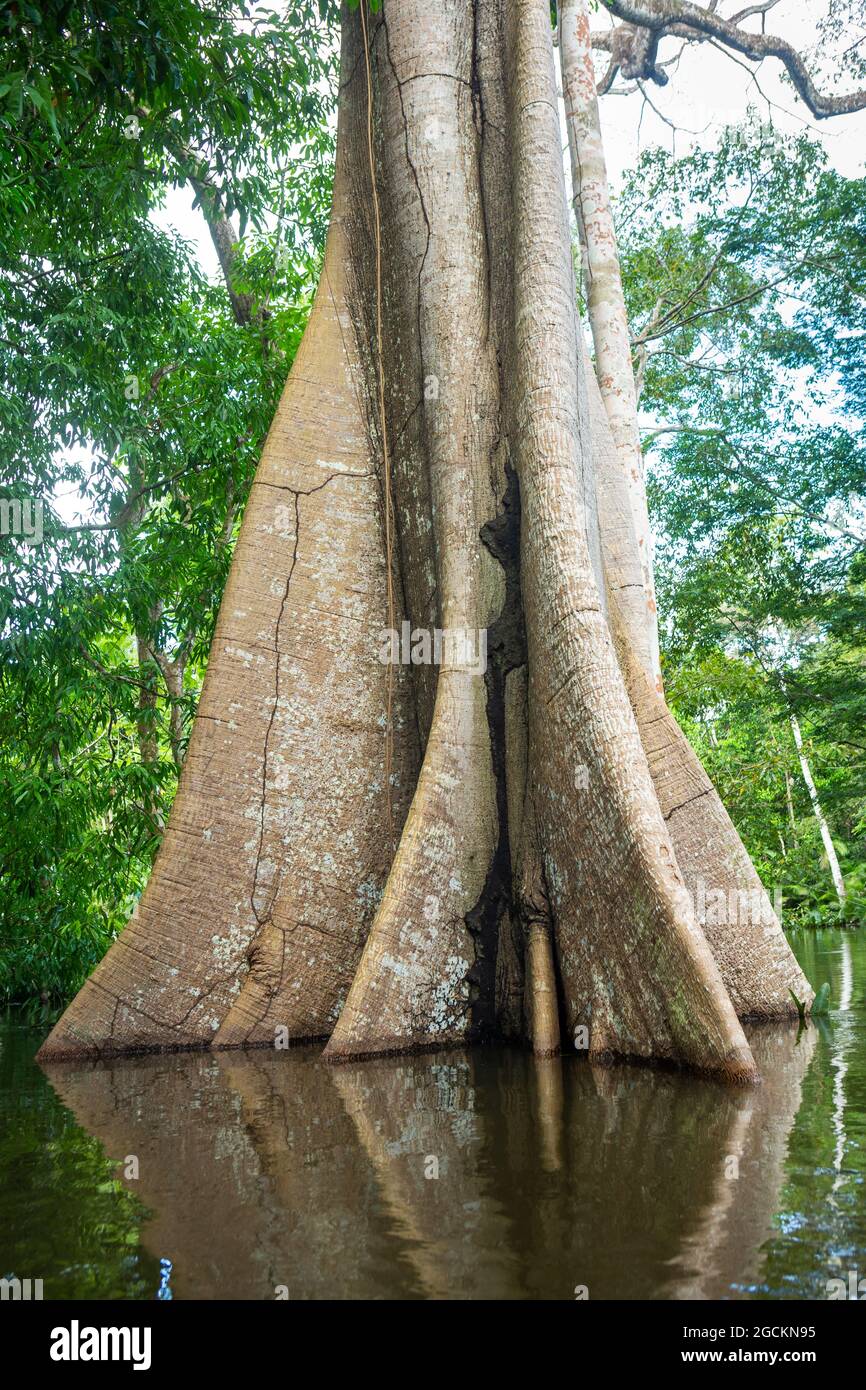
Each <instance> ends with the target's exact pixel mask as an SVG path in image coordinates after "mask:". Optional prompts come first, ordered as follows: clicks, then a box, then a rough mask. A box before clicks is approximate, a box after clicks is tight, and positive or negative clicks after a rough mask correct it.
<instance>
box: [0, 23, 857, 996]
mask: <svg viewBox="0 0 866 1390" xmlns="http://www.w3.org/2000/svg"><path fill="white" fill-rule="evenodd" d="M328 10H329V7H328V6H327V5H325V4H312V3H308V4H296V5H293V6H290V7H289V8H288V11H287V16H286V17H285V18H280V17H278V16H276V15H274V16H271V15H268V14H265V13H264V12H262V11H259V10H258V9H256V10H255V11H253V10H251V9H250V8H249V7H247V6H245V5H243V4H237V3H232V0H217V3H214V4H211V5H209V6H208V7H207V8H204V7H202V6H200V5H199V4H197V3H194V0H153V3H149V4H148V5H147V6H145V5H143V4H141V5H139V4H136V3H132V4H124V5H123V6H122V7H117V6H115V5H113V4H110V3H94V4H62V3H54V4H51V3H40V4H38V5H23V6H22V5H10V4H0V56H2V62H0V125H2V127H3V135H4V146H3V149H4V152H3V154H2V155H0V188H2V194H0V197H2V208H0V217H2V226H3V233H2V239H0V316H2V321H0V371H2V374H3V378H4V382H3V384H4V390H3V393H2V399H0V453H2V474H0V479H2V487H0V499H6V500H7V501H8V500H10V499H18V500H21V501H23V500H24V499H31V498H32V499H41V501H42V502H43V504H44V517H43V530H44V536H43V539H42V541H41V543H32V544H29V545H28V544H24V543H23V540H22V537H21V536H20V535H18V536H16V535H5V536H0V568H2V595H0V643H2V646H0V663H2V664H0V749H2V752H0V788H2V799H3V808H4V814H3V816H2V820H0V933H2V952H0V999H6V1000H11V1001H15V1002H19V1003H24V1004H27V1005H28V1007H33V1008H36V1007H43V1008H45V1009H46V1010H53V1009H55V1008H56V1007H57V1006H58V1005H59V1004H60V1003H62V1002H63V1001H64V1000H66V999H67V998H68V997H69V996H70V995H71V994H72V993H73V992H74V991H75V990H76V989H77V987H78V985H79V984H80V982H81V980H82V979H83V977H84V976H85V975H86V974H87V973H88V972H89V970H90V969H91V968H92V966H93V965H94V963H95V962H96V960H98V959H99V957H100V956H101V955H102V953H103V952H104V950H105V947H106V944H107V942H108V940H109V939H110V937H111V935H112V934H113V933H115V932H116V931H117V930H118V929H119V928H120V927H121V926H122V925H123V923H124V921H125V919H126V917H127V916H128V914H129V912H130V910H131V908H132V906H133V905H134V902H135V899H136V897H137V895H138V894H139V893H140V891H141V888H142V885H143V882H144V880H145V878H146V875H147V872H148V868H149V865H150V863H151V861H152V856H153V853H154V850H155V848H156V845H157V844H158V840H159V835H160V833H161V828H162V826H163V825H164V822H165V817H166V814H167V811H168V808H169V806H170V803H171V799H172V795H173V793H174V789H175V785H176V777H177V771H178V768H179V767H180V765H181V763H182V760H183V755H184V751H185V746H186V739H187V737H188V731H189V725H190V720H191V717H192V714H193V711H194V708H195V702H196V697H197V692H198V690H199V688H200V683H201V678H202V674H203V668H204V663H205V661H206V657H207V651H208V646H209V641H210V637H211V634H212V631H213V625H214V621H215V616H216V611H217V607H218V604H219V597H220V594H221V591H222V586H223V583H224V581H225V577H226V574H227V570H228V564H229V561H230V557H231V551H232V545H233V541H234V538H235V537H236V534H237V528H238V525H239V522H240V518H241V515H242V512H243V505H244V501H245V499H246V495H247V491H248V488H249V485H250V481H251V478H252V475H253V471H254V469H255V464H256V461H257V458H258V454H259V450H260V447H261V444H262V441H263V438H264V435H265V433H266V431H267V428H268V424H269V421H270V418H271V415H272V413H273V409H274V406H275V402H276V400H277V397H278V394H279V391H280V389H281V386H282V382H283V380H284V378H285V375H286V372H287V369H288V367H289V365H290V363H291V360H292V356H293V354H294V351H295V348H296V346H297V343H298V341H299V338H300V334H301V332H302V329H303V324H304V322H305V318H306V313H307V310H308V307H309V302H310V296H311V293H312V290H313V288H314V286H315V282H316V275H317V269H318V262H319V256H320V253H321V248H322V244H323V237H324V230H325V226H326V221H327V209H328V201H329V188H330V176H331V161H332V119H331V112H332V105H333V89H334V80H335V70H334V51H335V50H334V32H333V22H332V16H330V15H329V13H328ZM22 14H23V15H25V16H26V22H25V23H22V22H21V15H22ZM171 188H186V189H188V191H189V197H190V199H192V198H193V196H195V198H196V201H197V202H198V204H199V205H200V206H201V207H202V211H203V212H204V214H205V216H206V217H207V219H208V221H209V222H210V223H211V224H212V225H213V224H214V223H215V222H217V221H219V220H222V223H223V224H224V225H228V224H232V223H233V224H234V227H235V228H236V231H235V236H237V237H239V239H240V240H239V245H238V250H237V252H236V253H235V254H234V255H233V259H232V264H231V268H230V273H229V274H228V277H227V279H226V278H222V279H220V280H219V282H210V281H209V280H208V279H206V278H205V276H204V275H203V273H202V271H201V268H200V266H199V264H198V262H197V260H196V257H195V255H194V254H193V251H192V249H191V248H190V247H189V246H187V245H186V244H184V243H183V242H182V241H180V240H179V239H178V238H177V237H176V236H174V235H172V234H170V233H169V232H167V231H165V230H163V228H162V225H161V224H160V223H159V222H157V221H155V220H154V213H155V212H156V211H157V210H158V209H159V208H160V206H161V204H162V202H163V200H164V198H165V195H166V191H167V190H168V189H171ZM619 211H620V223H621V235H622V252H623V265H624V272H625V276H626V287H627V294H628V297H629V305H630V310H631V317H632V322H633V325H634V332H635V339H636V344H635V346H636V362H637V366H638V370H639V372H640V376H641V380H642V392H643V394H642V408H643V410H644V412H645V414H646V418H647V420H648V421H650V422H651V424H650V426H649V427H648V445H649V459H650V477H651V490H652V505H653V511H654V522H655V526H656V531H657V535H658V537H659V544H658V556H657V562H658V580H659V593H660V597H661V607H662V612H663V615H664V618H665V623H664V632H663V639H664V662H665V678H666V682H667V687H668V690H669V694H670V697H671V700H672V703H673V705H674V708H675V709H676V711H677V713H678V715H679V717H680V718H681V719H682V720H683V722H684V724H685V725H686V726H687V729H688V733H689V735H690V737H691V738H692V739H693V741H694V742H695V744H696V746H697V748H698V750H699V751H700V753H701V755H702V756H703V757H704V759H705V760H706V762H707V765H708V768H709V770H710V772H711V774H712V775H713V777H714V778H715V780H716V782H717V784H718V786H719V789H720V791H721V793H722V796H723V799H724V800H725V801H726V804H727V805H728V807H729V808H730V810H731V812H732V814H733V816H734V819H735V820H736V822H737V824H738V826H739V828H740V830H741V832H742V834H743V836H744V838H745V840H746V843H747V845H748V847H749V849H750V851H751V852H752V854H753V855H754V856H755V859H756V862H757V864H758V867H759V869H760V870H761V872H762V873H763V875H764V876H765V879H766V881H767V882H768V884H769V885H771V886H777V885H778V886H779V887H781V889H782V891H783V893H784V896H785V902H786V907H787V909H788V920H789V921H790V920H801V921H803V920H805V921H815V922H817V921H822V920H823V921H827V920H831V919H833V918H834V917H835V915H836V914H837V912H838V910H839V904H838V900H837V898H836V895H835V892H834V890H833V885H832V882H831V880H830V877H829V875H828V872H827V866H826V863H825V862H824V860H823V857H822V848H821V843H820V838H819V836H818V831H817V825H816V822H815V819H814V816H813V814H812V808H811V804H810V800H809V797H808V793H807V791H806V788H805V785H804V783H803V780H802V775H801V770H800V763H799V761H798V758H797V753H796V749H795V746H794V742H793V737H792V729H791V722H790V721H791V715H792V714H795V715H796V717H797V718H798V720H799V723H800V727H801V728H802V731H803V738H804V740H805V745H806V752H807V756H808V758H809V760H810V763H811V766H812V769H813V773H814V777H815V780H816V782H817V785H818V789H819V794H820V797H821V801H822V804H823V807H824V810H825V813H826V815H827V818H828V821H829V822H830V825H831V827H832V829H833V832H834V838H835V841H836V844H837V848H838V851H839V854H840V857H841V862H842V867H843V870H844V872H845V875H846V881H847V885H848V889H849V894H848V901H847V905H846V909H845V912H846V916H847V918H848V920H851V921H856V920H858V918H859V916H860V914H861V913H862V912H863V910H864V901H866V844H864V836H863V830H864V824H863V821H864V812H863V805H864V803H863V792H864V786H863V778H864V769H863V754H864V741H863V739H864V736H863V733H862V730H863V728H864V726H866V720H864V714H866V686H864V679H863V646H862V637H861V635H860V634H861V630H862V619H863V605H864V593H866V587H864V586H866V561H864V551H863V540H862V537H863V536H864V535H866V517H864V514H863V506H862V496H863V491H864V484H866V453H864V437H863V420H864V410H866V400H864V394H866V385H864V382H866V377H864V371H863V368H864V365H866V364H864V360H863V359H864V352H866V349H864V338H863V328H864V322H863V318H864V308H863V288H862V286H863V279H862V271H863V263H864V237H866V189H864V184H863V183H862V182H861V181H849V180H845V179H843V178H841V177H839V176H838V175H836V174H834V173H833V171H832V170H830V169H829V168H828V167H827V166H826V164H825V162H824V159H823V156H822V154H821V151H820V148H819V147H818V146H817V145H816V144H815V143H814V142H812V141H810V139H808V138H807V137H805V136H804V137H802V138H801V139H799V140H798V141H795V142H790V141H789V142H784V141H780V140H777V139H775V138H771V136H770V135H769V133H768V132H767V130H766V129H764V128H762V127H759V126H748V127H744V128H743V129H740V130H738V131H732V132H729V133H728V135H727V136H726V137H725V138H724V139H723V140H722V142H721V144H720V146H719V148H718V149H717V150H714V151H713V152H711V153H698V154H694V155H691V156H689V157H687V158H685V159H682V160H679V161H676V160H673V159H672V158H671V157H669V156H667V155H665V154H664V153H662V152H661V151H651V152H650V153H648V154H647V155H646V156H645V157H644V160H643V161H642V164H641V166H640V167H639V168H638V169H637V170H636V171H635V173H634V175H633V177H632V178H631V180H630V182H629V184H628V186H627V188H626V189H625V191H624V193H623V196H622V198H621V200H620V209H619ZM76 513H77V515H76ZM33 539H34V540H35V538H33Z"/></svg>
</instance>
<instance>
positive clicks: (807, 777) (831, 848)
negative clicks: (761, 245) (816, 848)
mask: <svg viewBox="0 0 866 1390" xmlns="http://www.w3.org/2000/svg"><path fill="white" fill-rule="evenodd" d="M789 718H790V722H791V732H792V734H793V735H794V742H795V744H796V745H797V757H798V758H799V759H800V767H801V769H802V771H803V781H804V782H805V783H806V790H807V791H808V793H809V800H810V801H811V803H812V812H813V814H814V817H815V820H816V821H817V822H818V829H819V830H820V832H821V841H822V843H823V845H824V853H825V854H826V855H827V863H828V864H829V866H830V877H831V878H832V880H833V887H834V888H835V889H836V896H837V897H838V899H839V901H840V903H844V901H845V898H846V891H845V880H844V878H843V877H842V870H841V869H840V868H839V857H838V855H837V854H836V846H835V845H834V844H833V836H832V835H831V834H830V827H829V825H828V824H827V817H826V816H825V815H824V812H823V810H822V808H821V801H820V798H819V796H818V788H817V787H816V786H815V779H814V777H813V776H812V769H811V767H810V766H809V759H808V758H807V757H806V750H805V748H804V746H803V734H802V732H801V730H800V721H799V720H798V718H797V716H796V714H791V715H790V716H789Z"/></svg>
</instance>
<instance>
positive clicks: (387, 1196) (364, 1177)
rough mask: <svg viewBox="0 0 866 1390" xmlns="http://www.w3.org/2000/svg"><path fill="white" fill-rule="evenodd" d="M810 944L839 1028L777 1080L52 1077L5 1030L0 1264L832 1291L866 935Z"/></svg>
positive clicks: (257, 1067) (379, 1284)
mask: <svg viewBox="0 0 866 1390" xmlns="http://www.w3.org/2000/svg"><path fill="white" fill-rule="evenodd" d="M795 946H796V948H797V950H798V954H799V955H800V958H801V960H802V961H803V963H804V965H805V967H806V970H807V974H809V975H810V978H811V979H812V982H813V983H814V984H815V985H820V984H821V983H822V982H823V980H824V979H827V980H829V981H830V983H831V988H832V1001H833V1009H832V1012H831V1018H830V1021H829V1022H827V1023H825V1024H822V1025H821V1027H820V1028H819V1027H816V1026H814V1025H813V1026H810V1027H809V1028H807V1029H805V1030H803V1031H801V1032H799V1033H798V1029H797V1028H796V1026H794V1027H791V1026H789V1025H785V1026H781V1025H780V1026H772V1027H766V1026H765V1027H762V1028H757V1029H753V1030H752V1031H751V1042H752V1046H753V1049H754V1051H755V1054H756V1058H757V1060H758V1063H759V1066H760V1068H761V1071H762V1074H763V1077H764V1082H763V1085H762V1086H760V1087H758V1088H756V1089H743V1090H739V1089H738V1090H727V1089H725V1088H723V1087H721V1086H719V1085H717V1084H715V1083H712V1082H708V1081H702V1080H696V1079H693V1078H689V1077H686V1076H683V1075H680V1074H677V1073H670V1072H662V1071H655V1070H648V1069H639V1068H625V1067H621V1068H615V1069H611V1070H604V1069H599V1068H594V1067H590V1066H589V1065H588V1064H587V1063H586V1062H585V1061H582V1060H580V1059H579V1058H577V1057H573V1056H570V1057H566V1058H562V1059H553V1060H548V1061H545V1062H537V1061H535V1060H534V1059H533V1058H532V1057H531V1056H530V1055H528V1054H526V1053H524V1052H522V1051H519V1050H515V1049H508V1048H499V1047H495V1048H494V1047H490V1048H479V1049H476V1050H474V1051H472V1052H470V1053H459V1052H448V1053H442V1054H426V1055H424V1056H421V1057H415V1058H387V1059H381V1060H379V1061H375V1062H366V1063H363V1064H358V1065H349V1066H341V1067H337V1068H329V1067H327V1066H325V1065H324V1064H323V1063H322V1062H321V1060H320V1058H319V1049H318V1048H302V1049H295V1050H292V1051H290V1052H270V1051H256V1052H251V1053H240V1052H231V1053H221V1054H175V1055H168V1056H160V1057H143V1058H137V1059H126V1060H122V1061H111V1062H105V1063H99V1064H95V1065H93V1064H89V1065H87V1066H82V1067H80V1068H79V1067H75V1066H72V1065H69V1064H64V1065H55V1066H52V1067H50V1068H46V1075H47V1077H48V1078H49V1080H50V1083H51V1087H52V1088H53V1090H52V1089H51V1088H49V1086H48V1085H47V1084H46V1082H45V1079H44V1078H43V1076H42V1074H41V1073H40V1072H39V1069H38V1068H36V1067H35V1066H34V1065H33V1064H32V1062H31V1060H30V1057H31V1055H32V1051H33V1050H34V1049H35V1046H36V1042H37V1041H38V1040H36V1039H33V1038H27V1039H26V1046H25V1042H24V1041H22V1039H23V1038H25V1036H26V1035H22V1034H21V1033H20V1032H19V1033H18V1034H17V1039H18V1041H17V1042H15V1041H14V1039H15V1037H16V1034H15V1033H14V1030H10V1031H7V1032H6V1033H5V1034H3V1035H2V1038H3V1041H2V1045H0V1066H3V1068H4V1070H5V1072H6V1076H5V1078H4V1081H3V1082H0V1114H2V1117H3V1119H4V1121H5V1126H4V1127H5V1128H6V1130H7V1133H6V1136H5V1137H4V1138H2V1139H0V1164H2V1173H0V1182H2V1187H0V1215H2V1217H3V1218H4V1219H3V1231H4V1234H3V1235H2V1236H0V1266H2V1269H0V1273H6V1274H8V1273H12V1272H14V1273H16V1274H18V1275H19V1277H22V1278H23V1277H27V1276H30V1277H43V1278H44V1281H45V1294H46V1297H49V1296H50V1297H76V1296H84V1297H105V1296H125V1297H131V1298H140V1297H153V1296H154V1294H155V1291H156V1289H157V1287H158V1285H159V1282H160V1273H159V1269H160V1266H159V1261H160V1260H163V1261H166V1260H167V1261H170V1262H171V1268H170V1273H167V1271H168V1266H167V1265H163V1275H164V1282H167V1283H168V1286H169V1288H170V1291H171V1294H172V1296H174V1297H178V1298H215V1297H224V1298H225V1297H229V1298H274V1297H275V1296H276V1294H277V1291H278V1290H283V1291H285V1292H287V1294H288V1296H289V1297H290V1298H292V1299H298V1298H300V1299H305V1298H323V1297H337V1298H394V1297H404V1298H405V1297H409V1298H447V1297H456V1298H506V1299H508V1298H556V1299H571V1298H574V1297H575V1296H576V1292H577V1291H579V1290H580V1288H581V1286H585V1288H586V1289H587V1290H588V1294H589V1297H590V1298H591V1299H593V1298H679V1299H696V1298H707V1297H710V1298H712V1297H750V1296H752V1297H754V1296H758V1297H760V1296H765V1297H766V1296H769V1297H780V1296H786V1295H788V1296H793V1297H816V1298H821V1297H825V1296H826V1289H825V1285H826V1280H827V1279H828V1278H829V1277H832V1276H834V1275H836V1274H837V1273H839V1272H840V1271H841V1272H843V1273H844V1272H847V1271H848V1270H849V1269H856V1268H858V1260H859V1265H860V1267H861V1268H862V1272H863V1273H864V1274H866V1213H864V1190H866V1189H864V1182H863V1180H864V1166H866V1165H864V1143H863V1141H864V1116H866V1094H864V1088H866V1065H864V1040H866V1007H864V999H863V996H864V981H866V938H861V937H860V936H857V935H853V934H848V935H843V934H841V933H838V932H829V931H828V932H825V933H819V934H814V933H812V934H810V935H809V937H804V938H802V939H798V940H797V941H795ZM10 1048H11V1052H12V1053H13V1054H15V1055H14V1058H13V1059H12V1060H10V1057H9V1052H10ZM55 1093H56V1094H55ZM58 1098H59V1100H58ZM73 1117H74V1118H73ZM10 1121H11V1125H10ZM13 1131H14V1134H15V1135H17V1137H13ZM97 1141H98V1142H97ZM133 1156H134V1158H135V1159H136V1160H137V1164H138V1177H137V1179H129V1178H125V1177H124V1176H123V1174H124V1167H123V1163H124V1162H125V1161H126V1160H127V1159H128V1158H130V1157H133Z"/></svg>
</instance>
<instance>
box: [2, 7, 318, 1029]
mask: <svg viewBox="0 0 866 1390" xmlns="http://www.w3.org/2000/svg"><path fill="white" fill-rule="evenodd" d="M18 10H19V7H17V6H11V5H5V6H2V8H0V72H2V73H3V76H2V79H0V124H2V125H4V126H5V131H4V135H5V142H4V153H3V154H2V155H0V218H2V227H3V234H2V241H0V373H2V377H3V390H2V393H0V459H2V474H0V477H2V487H0V499H2V498H3V497H6V498H11V497H15V498H18V499H24V498H34V499H39V500H40V501H41V502H42V503H43V504H44V521H43V527H44V539H43V540H42V542H41V544H32V545H29V546H28V545H26V544H24V542H23V540H22V538H21V537H19V536H14V535H7V536H0V584H2V588H0V798H2V804H3V806H4V811H5V814H4V816H3V818H2V820H0V938H2V952H0V1001H2V1000H3V999H6V1000H11V1001H19V1002H27V1003H28V1004H29V1005H30V1006H32V1007H44V1008H46V1009H49V1010H50V1009H52V1008H55V1007H57V1006H59V1005H60V1004H61V1003H62V1002H63V1001H64V1000H65V999H66V998H68V997H69V995H70V994H71V993H72V992H73V991H74V990H75V989H76V988H77V987H78V986H79V985H80V983H81V981H82V980H83V978H84V977H85V975H86V974H87V973H88V972H89V971H90V970H91V969H92V967H93V965H94V964H95V963H96V961H97V960H98V959H99V958H100V957H101V955H102V954H103V953H104V951H105V948H106V946H107V944H108V942H109V940H110V939H111V936H112V935H113V934H114V933H116V931H117V930H118V929H119V928H120V927H121V926H122V925H123V923H124V921H125V920H126V918H127V916H128V915H129V912H130V910H131V909H132V908H133V907H134V904H135V901H136V899H137V896H138V894H139V893H140V891H141V888H142V886H143V883H144V881H145V879H146V876H147V872H148V870H149V867H150V863H151V861H152V856H153V853H154V850H155V848H156V846H157V844H158V842H159V836H160V833H161V830H162V827H163V824H164V820H165V816H166V814H167V811H168V808H169V806H170V803H171V798H172V796H173V793H174V789H175V786H176V780H177V770H178V765H179V763H180V762H181V760H182V756H183V753H184V750H185V743H186V738H187V735H188V729H189V723H190V719H191V716H192V713H193V711H194V708H195V703H196V698H197V693H198V689H199V686H200V682H201V676H202V671H203V665H204V661H205V659H206V655H207V651H208V647H209V643H210V638H211V635H212V632H213V626H214V622H215V617H216V610H217V606H218V603H219V598H220V595H221V592H222V588H223V585H224V582H225V578H226V574H227V571H228V566H229V563H230V559H231V550H232V546H233V542H234V537H235V535H236V533H237V528H238V525H239V523H240V518H241V516H242V513H243V506H244V502H245V500H246V496H247V492H248V490H249V486H250V482H251V480H252V476H253V472H254V469H255V466H256V462H257V459H258V455H259V451H260V447H261V444H262V441H263V439H264V435H265V433H266V431H267V429H268V426H269V424H270V421H271V418H272V416H273V411H274V408H275V405H276V402H277V399H278V397H279V393H280V391H281V389H282V384H283V381H284V380H285V376H286V373H287V370H288V368H289V366H290V364H291V360H292V357H293V356H294V352H295V348H296V346H297V343H298V341H299V339H300V335H301V332H302V330H303V325H304V323H305V321H306V316H307V313H308V309H309V304H310V298H311V294H312V290H313V288H314V286H315V283H316V279H317V275H318V265H319V259H320V252H321V247H322V245H323V239H324V230H325V226H326V220H327V210H328V204H329V200H330V180H331V165H332V153H333V132H332V123H331V120H330V113H331V110H332V105H333V79H334V66H333V63H334V52H335V45H334V39H333V34H332V33H331V31H330V29H329V28H328V27H327V26H326V24H325V23H323V17H322V12H321V7H320V6H318V5H307V4H300V5H294V6H291V7H290V8H289V11H288V13H287V15H286V16H285V17H284V18H280V17H279V16H277V15H275V14H264V13H262V12H261V11H259V10H258V9H256V10H253V9H252V8H251V7H248V6H244V5H237V4H228V3H224V0H218V3H217V4H216V5H213V4H210V5H208V6H204V5H201V4H197V3H192V2H191V0H171V3H170V4H168V3H166V4H162V3H159V0H157V2H156V3H155V4H154V3H148V5H146V6H145V5H138V4H135V3H133V4H128V5H124V6H122V7H119V6H115V5H113V4H109V3H99V4H92V5H74V4H72V5H70V4H54V5H29V6H26V7H24V9H23V10H22V11H21V12H20V13H21V15H23V16H24V18H25V22H24V23H22V22H21V19H20V17H17V18H16V15H17V14H18ZM33 92H35V93H37V94H38V96H39V98H41V99H36V100H34V99H32V96H31V95H29V94H30V93H33ZM203 173H204V175H205V177H206V180H207V185H208V188H209V189H210V190H212V193H213V197H214V199H215V203H214V205H213V207H212V208H211V209H209V210H210V211H214V210H216V211H217V212H218V214H219V215H234V216H235V217H236V218H237V221H238V225H239V226H240V227H244V226H245V227H246V233H245V235H243V236H242V238H241V241H240V243H239V245H238V246H237V248H236V256H235V264H234V266H233V269H232V278H233V289H234V290H235V292H236V293H247V294H249V295H251V296H252V299H253V301H254V304H255V305H256V312H255V313H254V315H253V317H252V321H251V322H249V323H246V324H239V323H238V322H236V320H235V317H234V315H233V312H232V309H231V304H230V300H229V296H228V294H227V290H226V286H225V284H224V283H223V282H222V281H220V282H219V283H218V284H211V283H209V282H208V281H207V280H206V279H205V277H204V276H203V274H202V272H201V270H200V268H199V266H198V264H197V262H196V260H195V258H194V256H193V254H192V252H191V249H190V248H189V247H188V246H187V245H186V244H185V243H184V242H183V241H181V240H180V239H179V238H178V237H176V236H174V235H172V234H170V233H168V232H166V231H165V230H163V229H162V226H161V225H160V222H159V220H158V214H159V210H160V208H161V205H162V204H163V201H164V197H165V193H166V190H167V189H169V188H171V187H175V186H176V187H178V188H184V187H185V188H188V190H189V198H190V202H192V199H193V196H194V195H193V190H192V188H190V187H189V182H188V180H189V178H190V175H191V174H195V175H196V176H197V177H199V176H201V175H202V174H203ZM172 681H173V684H172Z"/></svg>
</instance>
